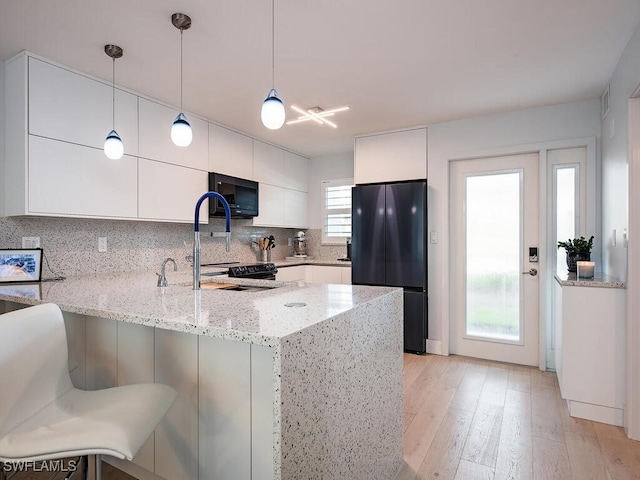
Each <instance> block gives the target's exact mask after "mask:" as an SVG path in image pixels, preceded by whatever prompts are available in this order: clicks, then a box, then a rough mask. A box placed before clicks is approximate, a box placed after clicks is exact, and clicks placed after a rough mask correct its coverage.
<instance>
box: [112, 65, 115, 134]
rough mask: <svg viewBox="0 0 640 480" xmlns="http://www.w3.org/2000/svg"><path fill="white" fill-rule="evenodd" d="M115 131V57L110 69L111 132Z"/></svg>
mask: <svg viewBox="0 0 640 480" xmlns="http://www.w3.org/2000/svg"><path fill="white" fill-rule="evenodd" d="M115 129H116V57H113V64H112V67H111V130H115Z"/></svg>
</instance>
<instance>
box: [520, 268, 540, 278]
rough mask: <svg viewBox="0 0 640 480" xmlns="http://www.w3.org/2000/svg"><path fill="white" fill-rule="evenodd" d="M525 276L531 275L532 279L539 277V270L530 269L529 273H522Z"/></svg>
mask: <svg viewBox="0 0 640 480" xmlns="http://www.w3.org/2000/svg"><path fill="white" fill-rule="evenodd" d="M522 274H523V275H531V276H532V277H535V276H536V275H538V270H536V269H535V268H530V269H529V271H528V272H522Z"/></svg>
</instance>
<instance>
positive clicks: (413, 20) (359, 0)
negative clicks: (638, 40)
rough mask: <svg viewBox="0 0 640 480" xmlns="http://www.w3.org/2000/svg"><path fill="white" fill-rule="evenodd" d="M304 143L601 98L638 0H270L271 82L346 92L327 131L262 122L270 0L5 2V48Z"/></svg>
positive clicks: (335, 96) (315, 93)
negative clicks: (118, 52) (179, 17)
mask: <svg viewBox="0 0 640 480" xmlns="http://www.w3.org/2000/svg"><path fill="white" fill-rule="evenodd" d="M174 12H183V13H186V14H188V15H190V16H191V18H192V22H193V25H192V27H191V29H190V30H187V31H185V32H184V38H183V39H184V110H185V111H191V112H194V113H197V114H199V115H202V116H204V117H206V118H210V119H212V120H214V121H216V122H218V123H221V124H223V125H227V126H230V127H232V128H234V129H237V130H239V131H242V132H245V133H247V134H249V135H252V136H254V137H257V138H261V139H263V140H265V141H268V142H271V143H275V144H278V145H282V146H284V147H286V148H289V149H291V150H293V151H296V152H299V153H302V154H304V155H307V156H315V155H323V154H329V153H336V152H345V151H349V150H351V149H352V148H353V137H354V135H358V134H363V133H371V132H377V131H385V130H393V129H398V128H403V127H409V126H416V125H426V124H431V123H435V122H439V121H444V120H450V119H456V118H464V117H471V116H477V115H482V114H486V113H491V112H499V111H506V110H515V109H520V108H527V107H534V106H542V105H551V104H557V103H563V102H569V101H575V100H583V99H591V98H597V97H599V96H600V94H601V93H602V92H603V90H604V88H605V86H606V83H607V81H608V79H609V78H610V77H611V74H612V72H613V70H614V68H615V65H616V63H617V62H618V59H619V58H620V55H621V53H622V51H623V49H624V46H625V45H626V43H627V42H628V40H629V38H630V37H631V34H632V33H633V31H634V29H635V28H636V26H637V25H638V22H639V21H640V2H639V1H638V0H560V1H557V0H482V1H478V0H396V1H391V0H275V64H276V68H275V86H276V88H277V90H278V92H279V93H280V96H281V97H282V99H283V100H284V102H285V105H286V106H287V116H288V119H293V118H294V117H296V116H297V115H296V114H295V112H293V111H292V110H291V109H290V104H292V103H293V104H296V105H298V106H300V107H304V108H309V107H314V106H321V107H323V108H325V109H328V108H331V107H337V106H341V105H349V106H350V107H351V110H350V111H348V112H344V113H339V114H337V115H336V116H335V117H334V121H335V122H336V123H337V124H338V126H339V128H338V129H337V130H334V129H332V128H329V127H327V126H323V127H320V126H319V125H317V124H315V123H303V124H297V125H289V126H286V125H285V127H283V128H282V129H281V130H278V131H269V130H267V129H265V128H264V127H263V126H262V124H261V122H260V107H261V103H262V100H263V99H264V97H265V96H266V94H267V92H268V91H269V89H270V88H271V2H270V1H269V0H134V1H131V0H56V1H52V0H0V59H2V60H6V59H8V58H10V57H12V56H13V55H15V54H16V53H18V52H19V51H21V50H29V51H31V52H33V53H36V54H39V55H42V56H44V57H47V58H50V59H52V60H56V61H58V62H61V63H64V64H67V65H69V66H71V67H73V68H76V69H79V70H82V71H85V72H88V73H91V74H93V75H95V76H98V77H101V78H104V79H107V80H110V79H111V60H110V59H109V58H108V57H107V56H106V55H105V54H104V53H103V46H104V45H105V44H106V43H115V44H117V45H120V46H121V47H122V48H123V49H124V56H123V58H122V59H120V60H118V61H117V63H116V83H117V84H120V85H123V86H125V87H127V88H130V89H132V90H135V91H138V92H141V93H144V94H146V95H149V96H151V97H155V98H158V99H160V100H162V101H164V102H167V103H170V104H174V105H175V104H178V103H179V99H180V97H179V87H180V84H179V79H180V76H179V52H180V33H179V31H178V30H177V29H175V28H174V27H173V25H171V21H170V17H171V14H172V13H174Z"/></svg>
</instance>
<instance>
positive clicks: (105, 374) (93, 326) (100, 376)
mask: <svg viewBox="0 0 640 480" xmlns="http://www.w3.org/2000/svg"><path fill="white" fill-rule="evenodd" d="M85 331H86V352H87V354H86V355H87V359H86V367H85V372H86V373H85V374H86V381H85V387H86V389H87V390H100V389H103V388H110V387H115V386H117V385H118V360H117V355H118V322H116V321H115V320H107V319H105V318H99V317H90V316H87V317H86V324H85Z"/></svg>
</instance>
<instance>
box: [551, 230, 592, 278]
mask: <svg viewBox="0 0 640 480" xmlns="http://www.w3.org/2000/svg"><path fill="white" fill-rule="evenodd" d="M560 247H562V248H564V249H565V250H566V251H567V269H568V270H569V271H570V272H574V273H575V272H576V270H577V267H576V262H579V261H584V260H587V261H588V260H591V248H592V247H593V235H591V238H590V239H589V240H587V239H586V238H584V237H580V238H574V239H573V240H572V239H569V240H567V241H566V242H558V248H560Z"/></svg>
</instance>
